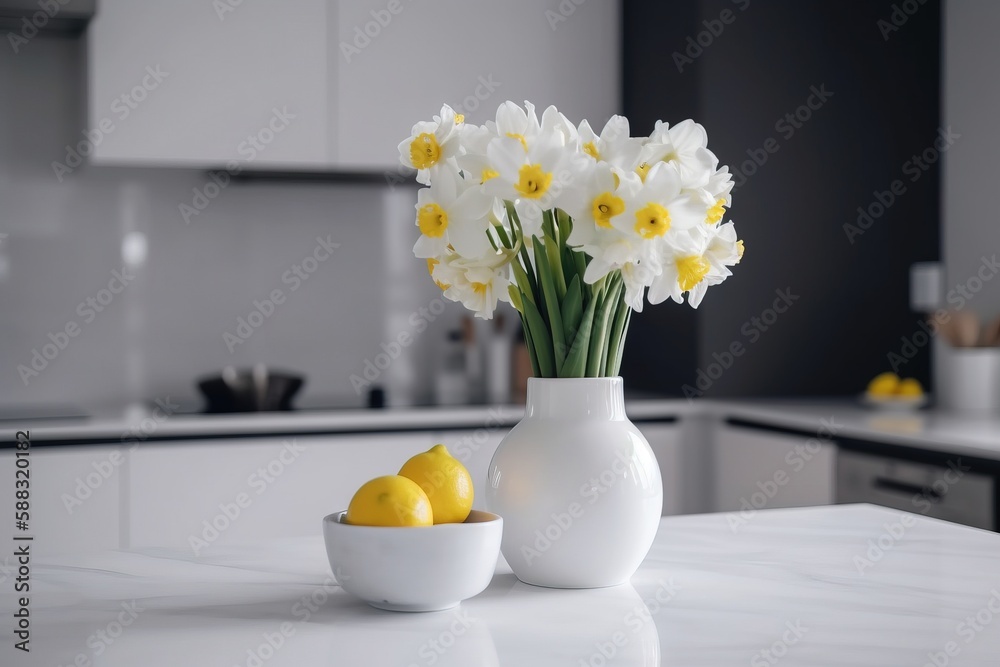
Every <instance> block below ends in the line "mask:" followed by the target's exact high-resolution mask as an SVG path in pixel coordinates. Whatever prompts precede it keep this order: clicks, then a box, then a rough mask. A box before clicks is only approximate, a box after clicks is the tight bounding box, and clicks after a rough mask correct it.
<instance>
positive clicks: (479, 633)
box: [0, 505, 1000, 667]
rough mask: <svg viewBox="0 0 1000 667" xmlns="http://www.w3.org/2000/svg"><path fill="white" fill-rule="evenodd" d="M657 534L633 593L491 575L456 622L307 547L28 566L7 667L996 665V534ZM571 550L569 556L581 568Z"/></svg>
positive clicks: (822, 511) (753, 522)
mask: <svg viewBox="0 0 1000 667" xmlns="http://www.w3.org/2000/svg"><path fill="white" fill-rule="evenodd" d="M742 519H743V520H742V521H741V522H740V523H739V524H738V525H737V524H736V523H734V521H733V515H727V514H707V515H695V516H679V517H667V518H664V519H663V522H662V524H661V527H660V531H659V533H658V535H657V538H656V542H655V544H654V546H653V548H652V550H651V552H650V554H649V556H648V557H647V559H646V561H645V563H644V564H643V565H642V567H641V569H640V570H639V572H638V573H636V575H635V576H634V577H633V579H632V583H631V585H625V586H619V587H615V588H607V589H599V590H575V591H574V590H550V589H543V588H535V587H532V586H527V585H525V584H522V583H520V582H518V581H517V580H516V579H515V578H514V576H513V575H512V574H510V571H509V569H507V568H506V566H505V564H504V563H502V562H501V564H500V566H499V567H498V569H497V575H496V577H495V578H494V580H493V582H492V584H491V585H490V587H489V588H488V589H487V590H486V591H484V592H483V593H482V594H480V595H479V596H477V597H475V598H473V599H471V600H467V601H466V602H464V603H462V605H461V606H459V607H458V608H456V609H453V610H450V611H444V612H436V613H426V614H399V613H393V612H385V611H379V610H376V609H373V608H370V607H368V606H367V605H365V604H364V603H362V602H360V601H358V600H356V599H354V598H352V597H351V596H349V595H348V594H346V593H344V592H343V591H342V590H340V589H339V588H338V587H337V585H336V583H335V581H334V580H333V578H332V576H331V574H330V570H329V566H328V564H327V562H326V555H325V551H324V548H323V542H322V539H321V537H320V536H319V534H318V533H319V528H320V517H316V528H317V536H316V537H315V538H297V539H294V540H286V541H276V542H274V543H271V544H266V545H247V546H242V547H238V546H226V547H224V548H219V549H215V550H212V551H211V553H210V554H206V555H205V556H204V557H202V558H194V557H193V556H192V555H191V553H190V551H188V552H182V551H167V550H162V549H146V550H137V551H114V552H106V553H101V554H89V555H81V556H77V557H61V558H59V559H58V560H47V561H42V560H39V561H37V562H33V563H32V573H31V602H30V609H31V619H32V625H31V642H30V648H31V652H30V653H22V652H20V651H16V650H14V648H13V644H14V641H15V638H14V637H12V635H11V634H10V628H11V621H12V617H11V615H10V614H11V610H12V609H13V608H14V606H15V598H14V595H13V593H12V589H13V577H12V576H10V574H9V573H8V574H7V575H6V581H5V582H4V583H3V587H2V591H3V592H2V598H0V599H2V600H3V604H4V617H5V618H6V619H7V620H6V621H5V622H4V625H5V626H6V627H4V628H3V629H2V631H3V637H4V643H3V647H2V650H0V656H2V658H0V664H3V665H4V666H5V667H6V666H10V667H14V666H16V665H32V666H34V665H38V666H39V667H41V666H43V665H44V666H52V667H55V666H67V665H80V666H84V667H85V666H87V665H94V666H96V667H140V666H142V667H159V666H161V665H162V666H164V667H166V666H169V667H175V666H181V665H183V666H185V667H188V666H201V665H205V666H208V665H218V666H220V667H221V666H224V667H232V666H234V665H243V666H246V667H263V666H265V665H266V666H267V667H277V666H284V665H289V666H292V665H294V666H295V667H311V666H313V665H316V666H319V665H323V666H324V667H329V666H338V667H339V666H341V665H343V666H353V665H359V666H362V665H363V666H365V667H368V666H380V665H394V666H395V665H399V666H402V667H407V666H410V665H456V666H461V667H469V666H471V665H511V666H514V667H531V666H532V665H545V666H546V667H549V666H553V665H567V666H574V667H576V666H579V665H593V666H594V667H600V666H602V665H650V666H651V665H678V666H686V667H688V666H690V667H693V666H695V665H712V666H722V665H726V666H728V665H751V666H752V667H756V666H758V665H777V664H781V665H787V666H792V665H809V666H817V665H822V666H826V667H832V666H834V665H845V666H848V665H849V666H851V667H861V666H864V665H871V666H873V667H876V666H877V667H889V666H896V665H899V666H901V667H902V666H912V667H922V666H923V665H925V664H931V665H936V666H937V667H943V666H944V665H957V666H973V665H976V666H980V665H981V666H984V667H985V666H987V665H990V666H993V665H997V664H998V662H1000V535H997V534H995V533H990V532H985V531H980V530H976V529H972V528H965V527H961V526H957V525H953V524H948V523H944V522H940V521H936V520H933V519H928V518H926V517H921V516H915V515H910V514H903V513H900V512H896V511H890V510H885V509H881V508H877V507H874V506H869V505H848V506H836V507H826V508H804V509H785V510H770V511H761V512H758V513H757V514H755V515H752V516H749V517H742ZM582 556H583V555H581V557H582Z"/></svg>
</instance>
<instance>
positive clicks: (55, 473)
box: [0, 444, 127, 572]
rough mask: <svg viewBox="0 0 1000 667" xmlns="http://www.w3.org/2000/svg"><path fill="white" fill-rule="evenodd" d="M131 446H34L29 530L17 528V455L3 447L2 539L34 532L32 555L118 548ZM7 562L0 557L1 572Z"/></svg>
mask: <svg viewBox="0 0 1000 667" xmlns="http://www.w3.org/2000/svg"><path fill="white" fill-rule="evenodd" d="M126 449H127V448H125V447H122V446H120V445H117V444H108V445H106V446H82V445H81V446H72V447H39V446H35V447H33V448H32V449H31V450H30V455H29V457H28V458H29V461H30V465H29V468H28V470H29V482H30V488H29V491H30V498H29V502H30V509H29V510H28V512H29V524H28V530H27V531H24V532H22V531H19V530H16V529H15V527H14V503H15V502H16V498H15V497H14V493H15V476H14V473H15V470H16V468H15V453H14V450H13V449H4V450H2V451H0V479H2V480H3V483H2V487H3V488H4V489H5V494H4V495H5V496H6V498H5V500H6V502H7V503H8V504H7V506H6V507H7V508H8V509H9V510H10V512H9V515H8V516H7V517H5V520H4V521H3V532H2V537H3V539H5V540H6V541H5V544H11V537H12V536H13V535H15V534H16V535H31V536H33V537H34V541H33V542H32V553H34V554H36V555H38V554H41V555H45V554H65V553H86V552H90V551H103V550H106V549H116V548H118V547H119V544H120V543H119V500H120V493H119V484H120V482H121V471H122V467H123V466H124V465H125V461H126V454H125V450H126ZM4 564H5V561H4V559H3V558H0V572H2V571H3V567H2V566H3V565H4Z"/></svg>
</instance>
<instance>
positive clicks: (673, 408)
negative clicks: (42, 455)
mask: <svg viewBox="0 0 1000 667" xmlns="http://www.w3.org/2000/svg"><path fill="white" fill-rule="evenodd" d="M626 409H627V411H628V414H629V417H630V418H631V419H632V420H633V421H636V422H649V421H654V422H655V421H668V422H669V421H677V420H683V419H684V418H686V417H698V418H701V419H702V420H705V419H708V420H709V421H711V420H718V421H724V422H725V421H728V422H731V423H736V424H741V425H751V426H752V425H756V426H762V427H766V428H773V429H778V430H787V431H791V432H793V433H796V434H801V435H805V436H807V437H808V436H816V435H817V434H818V433H820V432H821V430H822V434H823V435H826V436H830V435H833V436H841V437H850V438H858V439H863V440H870V441H875V442H880V443H885V444H889V445H902V446H908V447H915V448H920V449H927V450H931V451H936V452H943V453H949V454H952V453H953V454H963V455H968V456H978V457H981V458H986V459H992V460H998V461H1000V416H983V417H977V416H969V415H960V414H955V413H947V412H943V411H938V410H934V409H931V410H921V411H917V412H887V411H877V410H872V409H869V408H865V407H862V406H860V405H858V404H857V403H856V402H855V401H853V400H845V399H830V400H809V401H796V400H766V401H761V400H753V401H750V400H720V401H716V400H710V399H709V400H698V401H687V400H683V399H659V400H657V399H643V400H633V401H626ZM523 414H524V407H523V406H522V405H495V406H486V405H484V406H455V407H422V408H387V409H379V410H330V411H305V412H266V413H245V414H226V415H206V414H183V415H181V414H178V415H174V416H167V417H165V418H164V417H161V416H159V415H156V413H147V414H140V415H135V416H133V417H131V418H130V419H126V418H122V419H79V420H45V419H37V420H25V421H24V422H23V423H20V424H19V423H17V421H16V420H11V421H7V422H4V423H2V425H0V440H2V443H3V446H5V447H9V446H11V443H12V442H13V441H14V434H15V431H16V430H24V429H29V430H30V431H31V440H32V444H33V445H51V444H62V445H68V444H96V443H108V442H125V443H127V444H132V443H134V442H136V441H138V442H139V443H142V442H155V441H160V440H186V439H194V438H197V439H204V438H220V437H241V438H245V437H262V436H274V435H283V436H284V435H300V434H301V435H307V434H347V433H379V432H405V431H426V430H430V431H448V430H463V429H476V428H481V427H484V426H487V427H489V428H491V429H497V428H505V427H511V426H513V425H515V424H516V423H517V422H518V421H519V420H520V419H521V417H522V416H523ZM160 415H162V413H160Z"/></svg>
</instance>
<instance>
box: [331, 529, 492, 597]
mask: <svg viewBox="0 0 1000 667" xmlns="http://www.w3.org/2000/svg"><path fill="white" fill-rule="evenodd" d="M346 514H347V512H346V511H344V512H335V513H334V514H331V515H329V516H327V517H325V518H324V519H323V536H324V537H325V538H326V555H327V557H328V558H329V560H330V567H331V568H332V569H333V575H334V576H335V577H336V578H337V583H339V584H340V585H341V586H343V588H344V590H345V591H347V592H348V593H351V594H353V595H356V596H357V597H359V598H361V599H362V600H364V601H365V602H367V603H368V604H370V605H371V606H373V607H378V608H379V609H388V610H390V611H439V610H441V609H450V608H451V607H455V606H457V605H458V603H459V602H461V601H462V600H466V599H468V598H471V597H472V596H474V595H478V594H479V593H481V592H483V590H485V588H486V587H487V586H489V584H490V580H491V579H492V578H493V572H494V570H496V566H497V558H498V557H499V555H500V538H501V536H502V534H503V519H501V518H500V517H499V516H498V515H496V514H490V513H489V512H480V511H478V510H472V513H471V514H469V518H468V519H466V521H465V523H442V524H438V525H436V526H424V527H413V528H384V527H380V526H352V525H351V524H348V523H344V516H345V515H346Z"/></svg>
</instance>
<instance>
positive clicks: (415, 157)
mask: <svg viewBox="0 0 1000 667" xmlns="http://www.w3.org/2000/svg"><path fill="white" fill-rule="evenodd" d="M461 124H462V123H461V119H457V117H456V115H455V111H454V110H453V109H452V108H451V107H450V106H448V105H447V104H445V105H444V106H442V107H441V115H440V116H434V120H433V121H421V122H419V123H417V124H416V125H414V126H413V129H412V130H410V136H409V137H407V138H406V139H404V140H403V141H402V142H400V144H399V161H400V162H401V163H402V164H403V165H405V166H407V167H410V168H411V169H416V170H417V183H420V184H421V185H430V184H431V178H432V176H434V175H435V174H436V173H437V172H439V171H440V170H441V169H443V168H444V167H446V166H448V162H449V160H451V159H452V158H454V157H456V156H457V155H458V154H459V153H460V152H461V142H460V140H459V132H458V131H457V126H459V125H461Z"/></svg>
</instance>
